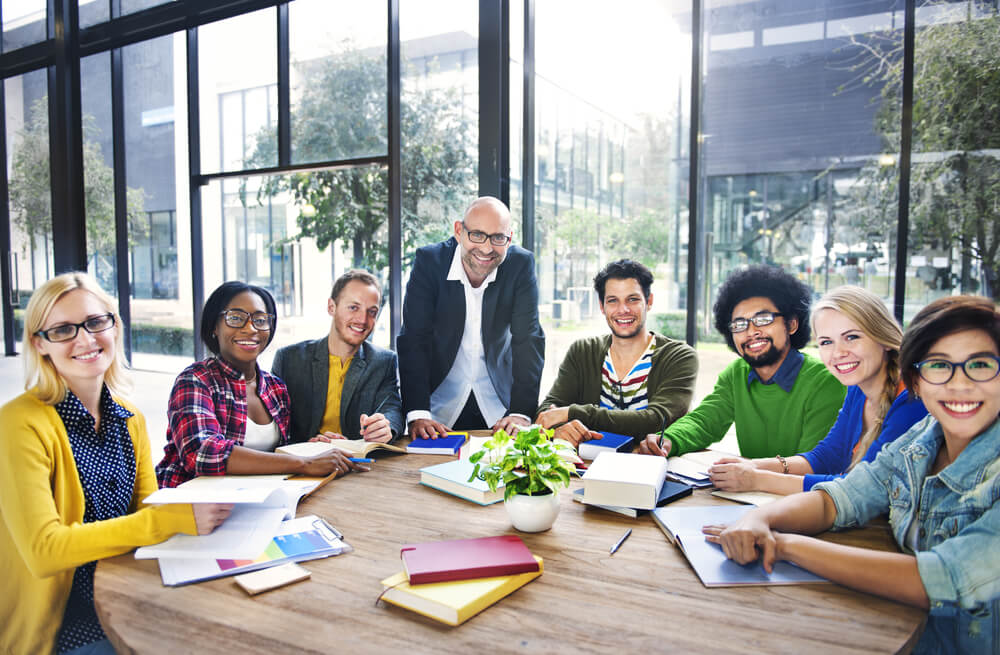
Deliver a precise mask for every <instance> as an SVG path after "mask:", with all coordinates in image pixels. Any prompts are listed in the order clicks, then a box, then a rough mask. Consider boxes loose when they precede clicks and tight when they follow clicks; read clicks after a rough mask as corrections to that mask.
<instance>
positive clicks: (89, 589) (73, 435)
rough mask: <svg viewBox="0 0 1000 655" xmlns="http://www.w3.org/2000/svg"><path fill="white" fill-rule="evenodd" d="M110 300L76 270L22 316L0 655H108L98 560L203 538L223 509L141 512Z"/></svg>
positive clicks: (3, 544) (135, 424) (46, 289)
mask: <svg viewBox="0 0 1000 655" xmlns="http://www.w3.org/2000/svg"><path fill="white" fill-rule="evenodd" d="M115 306H116V303H115V301H114V300H113V299H112V298H111V297H109V296H108V294H107V293H105V292H104V290H103V289H101V288H100V285H98V283H97V281H96V280H94V279H93V278H92V277H90V276H89V275H87V274H85V273H66V274H63V275H59V276H56V277H54V278H52V279H51V280H49V281H48V282H46V283H44V284H42V285H41V286H40V287H38V289H36V290H35V292H34V293H33V294H32V296H31V300H30V301H29V302H28V306H27V308H26V310H25V315H24V328H25V330H24V334H25V336H24V346H23V348H22V358H23V359H24V365H25V385H24V386H25V389H26V391H25V393H23V394H21V395H20V396H18V397H17V398H14V399H13V400H11V401H10V402H8V403H6V404H5V405H4V406H3V407H2V408H0V425H3V430H2V431H0V571H3V576H4V579H5V580H6V582H5V583H4V589H5V590H6V593H4V594H3V595H2V597H0V652H3V653H53V652H55V653H79V652H87V653H114V649H113V648H112V647H111V644H110V642H109V641H108V639H107V637H106V636H105V635H104V632H103V630H102V629H101V624H100V622H99V621H98V619H97V614H96V611H95V609H94V600H93V599H94V571H95V569H96V566H97V560H99V559H102V558H105V557H112V556H114V555H119V554H121V553H125V552H128V551H129V550H132V549H133V548H135V547H137V546H145V545H149V544H155V543H159V542H161V541H163V540H165V539H167V538H169V537H171V536H172V535H174V534H176V533H179V532H183V533H187V534H205V533H208V532H211V531H212V530H213V529H214V528H215V527H216V526H217V525H219V524H220V523H222V522H223V521H224V520H225V519H226V517H227V516H228V515H229V512H230V510H231V509H232V506H231V505H216V504H197V505H160V506H145V507H144V506H142V504H141V503H142V499H143V498H145V497H146V496H148V495H149V494H151V493H152V492H154V491H156V477H155V475H154V474H153V461H152V458H151V455H150V448H149V435H148V434H147V433H146V421H145V419H144V418H143V417H142V414H140V413H139V412H138V410H137V409H136V408H135V407H134V406H133V405H132V404H130V403H129V402H128V401H127V400H126V399H125V396H124V394H125V392H126V391H127V390H128V388H129V384H128V376H127V371H126V368H125V352H124V348H123V347H122V330H123V326H122V323H121V321H120V320H119V318H118V316H117V314H116V313H115Z"/></svg>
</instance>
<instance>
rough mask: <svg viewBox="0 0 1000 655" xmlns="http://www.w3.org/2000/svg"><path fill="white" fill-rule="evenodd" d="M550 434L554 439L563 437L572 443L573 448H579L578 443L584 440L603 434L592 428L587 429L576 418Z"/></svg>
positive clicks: (597, 437) (600, 436) (598, 437)
mask: <svg viewBox="0 0 1000 655" xmlns="http://www.w3.org/2000/svg"><path fill="white" fill-rule="evenodd" d="M552 436H553V438H555V439H565V440H566V441H568V442H570V443H571V444H573V447H574V448H579V447H580V444H581V443H583V442H584V441H590V440H591V439H603V438H604V435H602V434H601V433H600V432H594V431H593V430H590V429H588V428H587V426H586V425H584V424H583V423H581V422H580V421H578V420H576V419H573V420H572V421H570V422H569V423H566V424H565V425H560V426H559V427H557V428H556V432H555V434H554V435H552Z"/></svg>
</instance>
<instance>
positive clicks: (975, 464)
mask: <svg viewBox="0 0 1000 655" xmlns="http://www.w3.org/2000/svg"><path fill="white" fill-rule="evenodd" d="M942 447H944V434H943V433H942V431H941V426H940V424H938V422H937V421H936V420H935V419H934V418H933V417H931V416H928V417H927V418H926V419H924V420H923V421H921V422H920V423H918V424H916V425H915V426H913V429H911V430H910V431H909V432H907V433H906V434H905V435H903V436H902V437H901V438H899V439H897V440H896V441H894V442H892V443H890V444H889V445H888V446H886V447H885V449H884V450H883V451H882V452H881V453H879V455H878V457H876V458H875V461H874V462H871V463H865V462H862V463H860V464H858V465H857V466H856V467H854V469H853V470H852V471H851V472H850V473H848V474H847V476H846V477H844V478H841V479H839V480H833V481H831V482H822V483H820V484H818V485H817V486H816V488H817V489H822V490H823V491H825V492H826V493H828V494H829V495H830V497H831V498H832V499H833V503H834V505H835V506H836V509H837V518H836V519H835V520H834V525H833V527H834V528H835V529H839V528H850V527H856V526H861V525H864V524H865V523H867V522H868V521H869V520H870V519H872V518H874V517H875V516H878V515H880V514H886V513H888V514H889V526H890V528H891V529H892V534H893V536H894V537H895V538H896V542H897V543H898V544H899V547H900V548H901V549H902V550H903V551H904V552H906V553H910V554H914V555H916V558H917V568H918V570H919V572H920V580H921V582H923V585H924V590H925V591H926V592H927V597H928V598H929V599H930V616H929V617H928V620H927V627H926V628H925V629H924V634H923V635H922V636H921V638H920V642H919V643H918V644H917V647H916V650H915V651H914V652H917V653H996V652H998V651H1000V613H998V612H1000V502H998V501H1000V419H998V420H997V421H995V422H994V423H993V425H992V426H990V428H989V429H987V430H986V431H985V432H983V433H982V434H980V435H979V436H978V437H976V438H975V439H973V440H972V442H971V443H969V445H968V446H966V447H965V449H964V450H963V451H962V453H961V454H960V455H959V456H958V457H957V458H955V461H953V462H952V463H951V464H949V465H948V466H946V467H945V468H944V469H943V470H941V471H940V472H938V474H937V475H930V470H931V468H932V467H933V466H934V460H935V458H936V457H937V453H938V450H939V449H940V448H942ZM914 521H918V523H917V526H916V528H917V531H916V546H917V547H916V552H914V551H912V550H911V549H910V548H909V546H908V545H907V541H906V536H907V532H908V531H909V529H910V525H911V524H912V523H913V522H914Z"/></svg>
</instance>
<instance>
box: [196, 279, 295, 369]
mask: <svg viewBox="0 0 1000 655" xmlns="http://www.w3.org/2000/svg"><path fill="white" fill-rule="evenodd" d="M244 291H250V292H252V293H256V294H257V295H258V296H260V297H261V300H263V301H264V306H265V307H266V308H267V313H268V314H270V315H271V316H273V317H274V323H272V324H271V331H270V332H268V334H267V343H265V344H264V346H265V347H267V346H268V345H269V344H270V343H271V341H272V340H273V339H274V333H275V331H276V330H277V327H278V308H277V306H276V305H275V304H274V298H273V297H272V296H271V293H270V292H269V291H268V290H267V289H265V288H263V287H258V286H255V285H253V284H247V283H246V282H240V281H238V280H230V281H229V282H223V283H222V285H221V286H219V288H218V289H216V290H215V291H213V292H212V295H210V296H209V297H208V300H206V301H205V309H204V310H203V311H202V313H201V340H202V341H204V342H205V345H206V346H208V349H209V350H210V351H212V353H213V354H215V355H218V354H219V338H218V337H216V336H215V327H216V326H217V325H218V324H219V314H221V313H222V312H223V311H225V309H226V305H228V304H229V303H230V301H231V300H232V299H233V298H235V297H236V296H238V295H240V294H241V293H243V292H244Z"/></svg>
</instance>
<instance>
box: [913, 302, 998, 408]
mask: <svg viewBox="0 0 1000 655" xmlns="http://www.w3.org/2000/svg"><path fill="white" fill-rule="evenodd" d="M966 330H982V331H983V332H985V333H986V334H988V335H989V336H990V338H991V339H993V343H994V344H995V345H996V347H997V352H1000V312H998V311H997V306H996V305H995V304H993V301H992V300H990V299H989V298H983V297H982V296H945V297H944V298H938V299H937V300H935V301H933V302H931V303H929V304H928V305H927V306H926V307H924V308H923V309H921V310H920V311H919V312H917V315H916V316H914V317H913V321H912V322H911V323H910V326H909V327H908V328H907V329H906V332H905V333H904V334H903V345H902V347H900V349H899V367H900V369H902V375H903V383H904V384H906V388H907V389H911V390H912V389H913V388H914V385H915V384H916V382H917V378H918V371H917V369H916V368H914V367H913V365H914V364H916V363H917V362H920V361H922V360H923V359H924V357H926V356H927V353H928V352H930V349H931V347H932V346H933V345H934V344H935V343H937V341H938V340H939V339H941V338H943V337H947V336H949V335H952V334H955V333H957V332H965V331H966Z"/></svg>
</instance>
